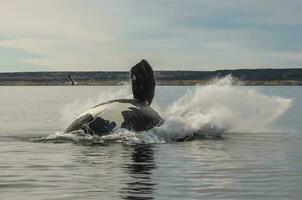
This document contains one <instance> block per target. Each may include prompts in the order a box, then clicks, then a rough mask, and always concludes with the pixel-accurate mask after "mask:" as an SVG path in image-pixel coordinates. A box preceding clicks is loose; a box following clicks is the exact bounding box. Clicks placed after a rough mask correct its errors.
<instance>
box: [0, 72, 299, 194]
mask: <svg viewBox="0 0 302 200" xmlns="http://www.w3.org/2000/svg"><path fill="white" fill-rule="evenodd" d="M120 97H122V98H125V97H131V92H130V88H129V86H122V87H116V86H112V87H102V86H96V87H92V86H89V87H88V86H87V87H85V86H75V87H55V86H52V87H44V86H35V87H26V86H22V87H21V86H20V87H19V86H11V87H0V199H13V200H18V199H22V200H25V199H30V200H38V199H39V200H40V199H43V200H45V199H60V200H61V199H72V200H75V199H171V200H172V199H173V200H175V199H196V200H197V199H232V200H233V199H241V200H242V199H252V200H254V199H274V200H277V199H293V200H297V199H302V131H301V130H302V87H298V86H297V87H296V86H288V87H287V86H282V87H281V86H280V87H279V86H271V87H270V86H266V87H264V86H257V87H247V86H232V81H231V80H229V79H228V78H226V79H224V80H217V81H214V82H213V83H212V84H210V85H207V86H194V87H193V86H192V87H186V86H158V87H157V88H156V97H155V101H154V103H153V105H152V106H153V108H154V109H155V110H157V111H158V112H159V113H160V114H161V115H162V116H163V117H164V118H165V119H166V123H165V125H164V126H163V127H157V128H155V129H154V130H150V131H146V132H141V133H133V132H130V131H127V130H119V131H117V132H116V133H114V134H112V135H111V136H109V137H103V138H102V137H97V136H95V137H88V136H82V135H71V134H64V133H63V131H64V128H66V127H67V126H68V124H69V123H70V122H71V121H72V120H73V119H74V118H75V117H76V116H77V115H78V114H79V113H81V112H83V111H85V110H86V109H88V108H90V107H91V106H93V105H95V104H97V103H101V102H103V101H106V100H110V99H112V98H120ZM193 132H195V133H198V136H200V137H193V136H192V133H193ZM184 136H187V137H188V138H190V139H189V141H185V142H176V140H177V139H179V138H182V137H184ZM190 136H192V137H190Z"/></svg>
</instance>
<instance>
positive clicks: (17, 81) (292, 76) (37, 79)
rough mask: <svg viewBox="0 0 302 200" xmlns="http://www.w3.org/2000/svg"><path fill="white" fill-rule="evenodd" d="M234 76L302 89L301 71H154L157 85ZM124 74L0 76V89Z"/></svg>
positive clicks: (238, 80) (89, 82)
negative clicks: (301, 86)
mask: <svg viewBox="0 0 302 200" xmlns="http://www.w3.org/2000/svg"><path fill="white" fill-rule="evenodd" d="M227 75H231V76H232V77H233V78H234V84H235V85H272V86H273V85H302V68H284V69H237V70H217V71H155V77H156V81H157V85H185V86H190V85H204V84H208V83H209V82H210V81H211V80H213V79H215V78H222V77H225V76H227ZM129 78H130V77H129V72H125V71H62V72H9V73H0V86H70V85H79V86H98V85H100V86H102V85H103V86H106V85H124V84H125V83H126V82H128V81H129Z"/></svg>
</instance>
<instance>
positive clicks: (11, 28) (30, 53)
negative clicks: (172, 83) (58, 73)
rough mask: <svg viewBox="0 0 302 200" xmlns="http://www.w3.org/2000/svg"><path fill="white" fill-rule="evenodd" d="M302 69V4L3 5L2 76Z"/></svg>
mask: <svg viewBox="0 0 302 200" xmlns="http://www.w3.org/2000/svg"><path fill="white" fill-rule="evenodd" d="M141 58H145V59H147V60H148V61H149V62H150V64H151V65H153V66H154V68H155V69H156V70H164V69H166V70H216V69H226V68H229V69H230V68H264V67H273V68H278V67H302V0H148V1H142V0H106V1H105V0H0V72H6V71H52V70H128V69H129V67H130V66H132V65H133V64H135V63H136V62H138V61H139V60H140V59H141Z"/></svg>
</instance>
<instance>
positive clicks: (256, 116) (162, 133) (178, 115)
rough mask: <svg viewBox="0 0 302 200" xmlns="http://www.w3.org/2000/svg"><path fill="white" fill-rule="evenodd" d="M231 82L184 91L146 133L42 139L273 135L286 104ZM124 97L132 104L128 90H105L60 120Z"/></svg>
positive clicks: (215, 82) (122, 131)
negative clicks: (234, 133) (241, 134)
mask: <svg viewBox="0 0 302 200" xmlns="http://www.w3.org/2000/svg"><path fill="white" fill-rule="evenodd" d="M233 82H234V80H233V78H232V77H231V76H226V77H225V78H222V79H216V80H213V81H211V82H210V83H209V84H208V85H203V86H200V85H198V86H195V88H194V89H193V90H188V91H187V92H186V93H185V95H184V96H183V97H181V98H179V99H178V100H176V101H175V102H173V103H172V104H171V105H170V106H169V107H168V108H167V109H166V110H158V109H157V110H158V111H159V113H161V114H162V115H163V118H165V120H166V122H165V123H164V124H163V125H162V126H160V127H155V128H153V129H152V130H149V131H144V132H140V133H134V132H132V131H129V130H125V129H120V130H117V131H116V132H115V133H113V134H110V135H106V136H102V137H98V136H86V135H82V134H81V133H77V134H62V133H61V134H55V135H53V136H48V138H44V139H46V140H57V139H62V138H64V137H66V138H67V139H68V140H72V141H73V142H83V141H86V142H87V141H90V142H92V143H103V142H108V141H110V142H122V143H125V144H133V143H165V142H175V141H179V140H187V139H192V138H193V137H194V136H196V135H199V136H221V135H222V134H226V133H228V132H240V133H252V132H260V131H261V132H265V131H272V130H271V126H272V123H273V122H274V121H275V120H276V119H278V118H279V117H280V116H281V115H282V114H283V113H285V112H286V111H287V110H288V108H289V107H290V106H291V103H292V100H291V99H287V98H281V97H276V96H267V95H265V94H263V93H261V92H260V91H258V90H257V89H255V88H250V87H241V86H234V85H233ZM125 96H128V97H129V98H131V92H130V87H122V88H119V89H118V90H117V89H116V88H114V89H112V88H109V89H107V90H105V91H104V92H102V93H101V94H100V96H99V98H98V99H97V102H96V101H92V100H88V101H87V102H80V101H76V102H75V103H73V104H70V105H68V106H66V108H65V109H64V111H63V113H64V114H65V117H66V116H67V118H69V119H73V118H74V116H76V114H78V113H80V111H84V110H86V109H87V108H88V107H92V106H94V105H95V104H97V103H99V102H104V101H107V100H111V99H115V98H125ZM157 107H158V106H157ZM71 111H72V112H71ZM66 113H68V114H66ZM70 116H72V118H70ZM69 121H70V120H69Z"/></svg>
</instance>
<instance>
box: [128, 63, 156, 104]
mask: <svg viewBox="0 0 302 200" xmlns="http://www.w3.org/2000/svg"><path fill="white" fill-rule="evenodd" d="M130 76H131V81H132V93H133V97H134V99H138V100H140V101H142V102H146V103H147V104H148V105H150V104H151V103H152V100H153V97H154V90H155V79H154V73H153V69H152V67H151V66H150V65H149V63H148V62H147V61H146V60H144V59H143V60H142V61H141V62H139V63H138V64H136V65H135V66H134V67H132V68H131V73H130Z"/></svg>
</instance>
